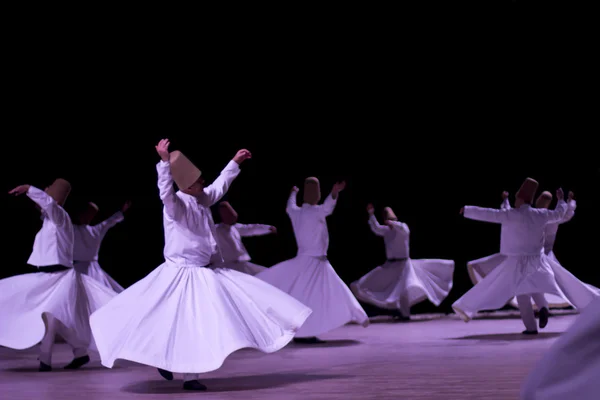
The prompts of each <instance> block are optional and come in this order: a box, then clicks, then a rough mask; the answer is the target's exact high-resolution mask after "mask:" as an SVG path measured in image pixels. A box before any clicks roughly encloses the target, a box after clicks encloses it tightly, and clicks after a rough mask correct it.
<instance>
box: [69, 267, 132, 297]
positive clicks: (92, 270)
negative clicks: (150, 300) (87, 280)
mask: <svg viewBox="0 0 600 400" xmlns="http://www.w3.org/2000/svg"><path fill="white" fill-rule="evenodd" d="M74 265H75V270H77V272H81V273H82V274H85V275H87V276H90V277H92V278H93V279H95V280H97V281H98V282H100V283H101V284H103V285H104V286H106V287H108V288H111V289H112V290H114V291H115V292H117V293H121V292H122V291H123V290H125V289H123V286H121V285H119V284H118V283H117V281H115V280H114V279H113V278H112V277H111V276H110V275H108V274H107V273H106V272H105V271H104V270H103V269H102V268H101V267H100V264H98V261H76V262H75V263H74Z"/></svg>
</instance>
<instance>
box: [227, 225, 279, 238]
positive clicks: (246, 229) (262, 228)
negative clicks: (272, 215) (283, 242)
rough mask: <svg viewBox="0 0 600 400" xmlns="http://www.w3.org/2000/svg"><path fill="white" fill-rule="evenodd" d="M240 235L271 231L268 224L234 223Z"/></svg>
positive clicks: (263, 233)
mask: <svg viewBox="0 0 600 400" xmlns="http://www.w3.org/2000/svg"><path fill="white" fill-rule="evenodd" d="M235 227H236V229H237V230H238V232H239V233H240V236H261V235H268V234H269V233H272V232H271V228H272V227H271V226H270V225H262V224H235Z"/></svg>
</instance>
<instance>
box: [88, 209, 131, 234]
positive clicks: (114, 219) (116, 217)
mask: <svg viewBox="0 0 600 400" xmlns="http://www.w3.org/2000/svg"><path fill="white" fill-rule="evenodd" d="M124 219H125V216H124V215H123V213H122V212H121V211H117V212H116V213H114V214H113V215H111V216H110V217H108V218H107V219H105V220H104V221H102V222H100V223H99V224H96V225H94V226H93V227H92V229H93V230H94V233H96V234H100V235H104V234H106V232H107V231H108V230H109V229H110V228H112V227H113V226H115V225H116V224H118V223H119V222H121V221H123V220H124Z"/></svg>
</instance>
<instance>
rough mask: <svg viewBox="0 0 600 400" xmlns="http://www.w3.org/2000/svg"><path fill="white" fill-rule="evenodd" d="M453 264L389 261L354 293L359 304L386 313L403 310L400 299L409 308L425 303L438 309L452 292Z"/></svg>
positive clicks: (354, 286) (355, 285)
mask: <svg viewBox="0 0 600 400" xmlns="http://www.w3.org/2000/svg"><path fill="white" fill-rule="evenodd" d="M453 275H454V261H451V260H436V259H432V260H412V259H410V258H408V259H406V260H403V261H392V262H390V261H387V262H386V263H385V264H383V265H381V266H379V267H377V268H375V269H374V270H372V271H371V272H369V273H368V274H366V275H365V276H363V277H362V278H360V279H359V280H358V281H357V282H354V283H352V285H351V287H352V290H353V292H354V293H355V294H356V297H358V298H359V299H360V300H362V301H364V302H366V303H369V304H373V305H375V306H377V307H381V308H386V309H400V299H401V298H406V299H407V300H408V303H409V305H410V306H413V305H415V304H417V303H420V302H421V301H423V300H425V299H429V301H431V302H432V303H433V304H435V305H436V306H439V305H440V303H441V302H442V301H443V300H444V299H445V298H446V296H448V293H449V292H450V289H452V276H453Z"/></svg>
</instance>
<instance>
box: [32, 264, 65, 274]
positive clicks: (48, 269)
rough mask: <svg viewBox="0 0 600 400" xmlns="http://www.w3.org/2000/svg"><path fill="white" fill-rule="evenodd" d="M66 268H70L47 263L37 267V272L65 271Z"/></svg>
mask: <svg viewBox="0 0 600 400" xmlns="http://www.w3.org/2000/svg"><path fill="white" fill-rule="evenodd" d="M68 269H71V268H69V267H65V266H64V265H48V266H43V267H38V271H39V272H47V273H51V272H61V271H66V270H68Z"/></svg>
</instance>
